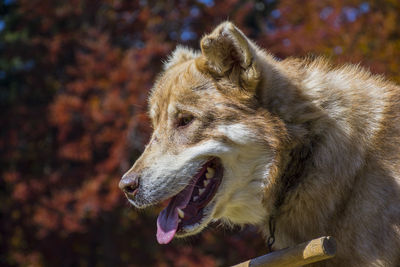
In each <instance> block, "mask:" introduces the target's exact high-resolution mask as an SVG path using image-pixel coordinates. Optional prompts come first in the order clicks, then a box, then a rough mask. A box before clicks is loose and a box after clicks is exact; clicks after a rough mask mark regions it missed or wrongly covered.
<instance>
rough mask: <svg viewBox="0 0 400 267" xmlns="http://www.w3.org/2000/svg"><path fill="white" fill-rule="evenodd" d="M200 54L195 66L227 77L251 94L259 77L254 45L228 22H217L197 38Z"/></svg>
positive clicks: (215, 74) (218, 75)
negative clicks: (212, 28) (211, 30)
mask: <svg viewBox="0 0 400 267" xmlns="http://www.w3.org/2000/svg"><path fill="white" fill-rule="evenodd" d="M200 46H201V52H202V56H201V57H199V58H198V59H197V62H196V64H197V66H198V68H199V69H202V70H203V71H208V72H210V73H211V74H212V75H214V76H217V77H227V78H229V80H231V81H232V82H234V83H236V84H237V85H238V86H239V87H240V88H242V89H244V90H245V91H247V93H250V94H253V93H254V91H255V89H256V87H257V84H258V82H259V80H260V70H259V66H257V62H256V60H255V56H256V49H257V48H256V45H255V44H254V43H252V42H251V41H250V40H249V39H247V37H246V36H245V35H244V34H243V33H242V32H241V31H240V30H239V29H238V28H237V27H236V26H235V25H233V24H232V23H231V22H224V23H222V24H220V25H219V26H218V27H217V28H216V29H215V30H214V31H213V32H212V33H210V34H208V35H206V36H204V37H203V38H202V39H201V42H200Z"/></svg>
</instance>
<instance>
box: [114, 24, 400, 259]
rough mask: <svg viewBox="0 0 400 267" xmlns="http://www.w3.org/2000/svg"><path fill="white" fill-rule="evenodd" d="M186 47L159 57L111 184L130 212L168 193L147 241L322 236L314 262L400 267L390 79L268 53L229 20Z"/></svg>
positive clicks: (397, 94) (397, 117)
mask: <svg viewBox="0 0 400 267" xmlns="http://www.w3.org/2000/svg"><path fill="white" fill-rule="evenodd" d="M200 47H201V51H194V50H191V49H189V48H185V47H181V46H178V47H177V48H176V50H175V51H174V52H173V53H172V54H171V55H170V57H169V58H168V60H167V61H166V62H165V64H164V70H163V72H162V73H161V75H160V76H159V77H158V79H157V80H156V82H155V85H154V87H153V89H152V91H151V94H150V98H149V116H150V118H151V121H152V125H153V129H154V131H153V134H152V136H151V139H150V141H149V143H148V144H147V146H146V148H145V150H144V152H143V154H142V155H141V156H140V158H139V159H138V160H137V161H136V163H135V164H134V165H133V166H132V168H131V169H130V170H128V171H127V172H126V173H125V174H124V176H123V177H122V179H121V181H120V184H119V186H120V188H121V189H122V190H123V191H124V193H125V195H126V196H127V198H128V200H129V202H130V203H131V204H133V205H134V206H136V207H137V208H145V207H148V206H150V205H154V204H157V203H160V202H162V201H166V200H168V201H169V203H168V205H167V207H166V208H165V209H164V210H162V211H161V213H160V214H159V216H158V218H157V234H156V237H157V240H158V242H159V243H160V244H167V243H169V242H170V241H171V240H172V239H173V238H174V237H185V236H190V235H194V234H197V233H199V232H200V231H202V230H203V229H204V228H205V227H206V226H207V225H208V224H209V223H210V222H212V221H220V222H223V223H225V224H228V225H245V224H251V225H256V226H258V227H259V228H260V229H261V231H262V233H263V235H265V238H268V237H269V238H271V237H273V239H274V242H271V244H270V245H272V243H273V245H272V247H273V249H280V248H284V247H287V246H293V245H295V244H298V243H301V242H304V241H307V240H310V239H313V238H317V237H320V236H325V235H330V236H333V237H334V238H335V239H336V242H337V255H336V257H334V258H332V259H330V260H327V261H324V262H321V263H318V264H315V266H400V87H399V86H397V85H396V84H394V83H391V82H389V81H387V80H385V79H384V78H383V77H382V76H377V75H372V74H371V73H370V72H368V71H366V70H364V69H362V68H361V67H359V66H354V65H344V66H340V67H332V66H331V65H330V64H329V63H328V62H327V60H325V59H323V58H314V59H311V58H306V59H296V58H287V59H284V60H281V61H280V60H277V59H276V58H274V57H273V56H272V55H271V54H269V53H268V52H266V51H264V50H262V49H261V48H259V47H258V46H257V45H256V44H255V43H254V42H253V41H251V40H250V39H248V38H247V37H246V36H245V35H244V34H243V32H242V31H240V30H239V29H238V28H237V27H236V26H235V25H233V24H232V23H231V22H224V23H222V24H220V25H219V26H218V27H216V28H215V29H214V30H213V31H212V32H211V33H210V34H207V35H205V36H204V37H203V38H202V39H201V42H200Z"/></svg>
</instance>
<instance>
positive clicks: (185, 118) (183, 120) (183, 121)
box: [177, 114, 194, 127]
mask: <svg viewBox="0 0 400 267" xmlns="http://www.w3.org/2000/svg"><path fill="white" fill-rule="evenodd" d="M193 119H194V117H193V116H192V115H188V114H186V115H182V116H180V117H179V118H178V123H177V126H178V127H185V126H187V125H189V124H190V123H191V122H192V121H193Z"/></svg>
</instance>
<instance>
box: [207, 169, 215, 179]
mask: <svg viewBox="0 0 400 267" xmlns="http://www.w3.org/2000/svg"><path fill="white" fill-rule="evenodd" d="M214 174H215V170H214V169H213V168H210V167H207V173H206V178H207V179H211V178H213V177H214Z"/></svg>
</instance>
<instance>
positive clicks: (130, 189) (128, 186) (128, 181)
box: [119, 172, 139, 198]
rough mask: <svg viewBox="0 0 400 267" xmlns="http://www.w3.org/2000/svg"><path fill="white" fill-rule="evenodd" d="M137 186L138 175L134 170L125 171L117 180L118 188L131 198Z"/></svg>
mask: <svg viewBox="0 0 400 267" xmlns="http://www.w3.org/2000/svg"><path fill="white" fill-rule="evenodd" d="M138 187H139V175H138V174H137V173H135V172H129V173H125V174H124V176H122V179H121V181H120V182H119V188H120V189H121V190H122V191H124V193H125V194H126V195H127V196H128V197H131V198H133V197H134V196H135V195H136V193H137V189H138Z"/></svg>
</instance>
